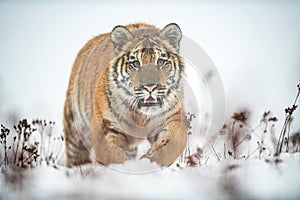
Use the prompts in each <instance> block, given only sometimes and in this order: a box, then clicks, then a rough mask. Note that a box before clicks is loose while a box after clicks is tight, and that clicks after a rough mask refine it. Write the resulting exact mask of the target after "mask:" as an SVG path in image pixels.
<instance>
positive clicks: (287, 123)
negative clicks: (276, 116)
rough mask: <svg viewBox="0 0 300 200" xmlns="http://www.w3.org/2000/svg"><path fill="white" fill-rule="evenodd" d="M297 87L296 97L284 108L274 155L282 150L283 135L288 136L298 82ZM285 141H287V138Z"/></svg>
mask: <svg viewBox="0 0 300 200" xmlns="http://www.w3.org/2000/svg"><path fill="white" fill-rule="evenodd" d="M297 87H298V92H297V95H296V98H295V100H294V103H293V105H292V107H288V108H286V109H285V113H286V115H285V120H284V124H283V126H282V129H281V132H280V135H279V139H278V142H277V148H276V155H279V154H280V153H281V152H282V147H283V143H284V140H285V135H286V134H287V135H288V136H287V137H289V132H290V123H291V121H292V117H293V113H294V111H295V110H296V109H297V105H296V103H297V101H298V98H299V95H300V83H299V84H298V85H297ZM287 141H289V138H287ZM287 145H288V144H287ZM287 149H288V147H287Z"/></svg>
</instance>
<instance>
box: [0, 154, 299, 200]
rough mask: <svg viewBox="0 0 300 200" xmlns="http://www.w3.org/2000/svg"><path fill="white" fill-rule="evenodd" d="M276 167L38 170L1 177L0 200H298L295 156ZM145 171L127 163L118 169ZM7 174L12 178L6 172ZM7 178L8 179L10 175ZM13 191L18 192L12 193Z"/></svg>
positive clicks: (252, 163)
mask: <svg viewBox="0 0 300 200" xmlns="http://www.w3.org/2000/svg"><path fill="white" fill-rule="evenodd" d="M279 159H280V162H278V161H277V162H278V163H277V164H275V162H274V161H270V162H268V163H267V162H265V161H264V160H246V161H245V160H239V161H238V160H227V161H224V162H217V163H215V164H212V165H205V166H202V167H197V168H188V169H179V168H177V167H170V168H165V169H162V170H160V171H157V172H153V173H146V174H132V173H121V172H119V171H116V170H113V169H111V168H105V167H101V166H92V165H86V166H83V167H82V168H81V169H79V168H76V169H66V168H64V167H60V168H59V169H54V168H51V167H46V166H44V167H38V168H35V169H33V170H29V171H26V172H24V174H23V180H18V181H20V182H18V181H15V183H14V185H13V186H12V185H11V183H9V182H5V181H4V176H1V181H0V186H1V191H0V198H1V199H299V197H300V191H299V182H300V154H299V153H296V154H282V155H281V156H280V158H279ZM132 165H134V166H137V165H139V166H149V165H154V164H150V163H149V162H148V161H146V160H141V161H129V162H126V163H125V164H123V165H122V168H126V167H129V168H130V166H132ZM7 173H8V174H9V173H13V172H7ZM11 176H12V175H11ZM16 187H17V188H18V192H16V191H15V188H16Z"/></svg>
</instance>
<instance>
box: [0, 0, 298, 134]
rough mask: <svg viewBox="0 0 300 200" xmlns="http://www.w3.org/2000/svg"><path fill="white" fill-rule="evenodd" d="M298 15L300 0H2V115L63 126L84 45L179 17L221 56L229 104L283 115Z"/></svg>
mask: <svg viewBox="0 0 300 200" xmlns="http://www.w3.org/2000/svg"><path fill="white" fill-rule="evenodd" d="M299 21H300V2H299V1H275V2H274V1H251V2H244V1H243V2H240V1H229V2H226V3H224V2H222V1H207V2H206V1H199V2H198V1H190V2H188V1H183V2H182V3H180V2H179V1H178V2H177V1H166V2H160V1H151V3H150V2H144V1H130V2H125V1H118V2H112V1H109V2H100V1H98V2H97V1H91V2H89V1H82V2H81V1H64V2H60V1H53V2H51V1H44V2H35V1H31V2H26V3H25V2H12V1H0V25H1V26H0V27H1V28H0V61H1V62H0V63H1V64H0V105H1V106H0V122H2V121H5V120H6V118H7V113H8V112H10V111H17V113H19V115H20V117H29V118H32V117H33V118H35V117H38V118H45V119H48V120H54V121H56V122H57V124H58V125H57V126H58V127H59V128H62V112H63V103H64V100H65V93H66V89H67V84H68V80H69V75H70V71H71V67H72V63H73V61H74V60H75V57H76V55H77V53H78V51H79V50H80V49H81V48H82V46H83V45H84V44H85V43H86V42H87V41H88V40H89V39H90V38H91V37H93V36H95V35H97V34H100V33H104V32H110V31H111V30H112V29H113V27H114V26H116V25H119V24H120V25H126V24H129V23H134V22H146V23H150V24H154V25H157V26H158V27H161V28H162V27H164V26H165V25H166V24H168V23H170V22H176V23H177V24H179V25H180V27H181V29H182V31H183V34H184V35H186V36H188V37H189V38H191V39H193V40H194V41H195V42H197V43H198V44H199V45H200V46H201V47H202V48H203V49H204V50H205V51H206V52H207V54H208V55H209V56H210V58H211V59H212V61H213V62H214V63H215V66H216V68H217V69H218V71H219V73H220V76H221V78H222V81H223V85H224V88H225V94H226V100H227V107H226V109H227V110H228V111H230V110H232V109H235V108H236V107H243V106H247V107H250V108H251V109H252V110H253V111H254V115H255V117H258V118H260V115H261V114H262V112H263V111H265V110H272V111H273V112H274V113H275V114H276V115H277V116H278V117H282V116H283V114H284V113H283V110H284V108H285V107H286V106H289V105H290V104H291V103H292V102H293V100H294V97H295V94H296V84H297V83H298V80H299V79H300V56H299V55H300V26H299ZM299 113H300V111H299V110H298V112H297V116H298V121H297V123H298V125H297V128H298V129H299V125H300V123H299V121H300V120H299V119H300V114H299ZM279 125H281V124H279Z"/></svg>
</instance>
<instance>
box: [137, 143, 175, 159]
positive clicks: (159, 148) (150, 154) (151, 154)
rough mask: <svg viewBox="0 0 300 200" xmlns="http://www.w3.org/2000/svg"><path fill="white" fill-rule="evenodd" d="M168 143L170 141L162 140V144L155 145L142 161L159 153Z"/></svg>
mask: <svg viewBox="0 0 300 200" xmlns="http://www.w3.org/2000/svg"><path fill="white" fill-rule="evenodd" d="M168 143H169V139H165V140H162V141H161V142H160V143H156V144H155V143H154V144H153V145H152V147H151V148H150V149H149V150H148V152H147V153H146V154H144V155H143V156H142V157H141V158H140V159H143V158H151V157H153V156H154V154H155V153H156V152H157V151H159V150H161V149H162V148H163V147H164V146H166V145H167V144H168Z"/></svg>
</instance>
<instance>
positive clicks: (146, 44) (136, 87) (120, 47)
mask: <svg viewBox="0 0 300 200" xmlns="http://www.w3.org/2000/svg"><path fill="white" fill-rule="evenodd" d="M181 37H182V33H181V30H180V28H179V26H178V25H177V24H174V23H172V24H168V25H167V26H165V27H164V28H163V29H162V30H159V29H157V28H155V27H147V28H136V29H133V30H131V31H129V30H128V29H127V28H126V27H125V26H116V27H115V28H114V29H113V31H112V33H111V41H112V43H113V44H114V51H115V59H114V60H113V62H112V67H111V69H110V75H111V76H110V77H111V81H112V83H113V85H114V86H115V88H116V90H117V91H118V97H117V98H119V99H120V102H123V103H125V104H126V105H127V107H128V108H129V109H130V110H133V111H136V112H140V113H142V114H144V115H147V116H150V117H151V116H156V115H160V114H162V113H164V112H167V111H168V110H170V109H173V108H174V107H176V106H177V105H178V104H179V103H180V102H181V101H182V98H183V79H184V77H183V76H184V61H183V58H182V57H181V56H180V55H179V43H180V40H181Z"/></svg>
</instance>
